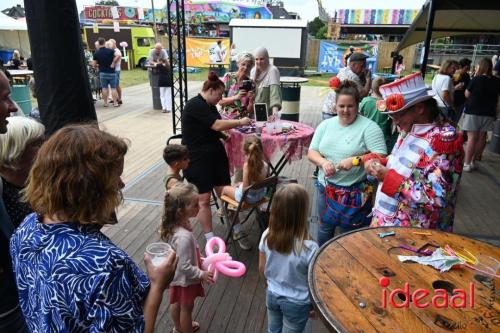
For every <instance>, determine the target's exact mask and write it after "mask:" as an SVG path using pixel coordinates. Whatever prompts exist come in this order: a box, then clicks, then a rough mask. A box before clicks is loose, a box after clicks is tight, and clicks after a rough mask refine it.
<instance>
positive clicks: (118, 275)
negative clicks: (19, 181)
mask: <svg viewBox="0 0 500 333" xmlns="http://www.w3.org/2000/svg"><path fill="white" fill-rule="evenodd" d="M126 152H127V145H126V143H125V142H124V141H123V140H122V139H119V138H117V137H115V136H112V135H110V134H108V133H105V132H102V131H100V130H99V129H98V128H97V127H96V126H91V125H80V126H68V127H65V128H63V129H61V130H59V131H58V132H57V133H55V134H54V135H53V136H52V137H51V138H50V139H49V140H48V141H47V142H46V143H45V144H44V145H43V146H42V147H41V148H40V151H39V154H38V156H37V158H36V160H35V163H34V165H33V168H32V170H31V173H30V177H29V179H28V184H27V187H26V193H25V197H26V199H27V200H28V202H29V203H30V204H31V206H32V207H33V209H34V211H35V213H33V214H31V215H28V216H27V217H26V218H25V220H24V221H23V223H22V224H21V226H20V227H19V228H18V229H17V230H16V232H15V233H14V235H13V236H12V238H11V244H10V250H11V255H12V261H13V266H14V272H15V275H16V282H17V286H18V290H19V300H20V305H21V308H22V311H23V314H24V316H25V319H26V323H27V324H28V326H29V329H30V331H31V332H152V331H153V328H154V323H155V317H156V313H157V311H158V307H159V305H160V303H161V297H162V292H163V291H164V290H165V289H166V287H167V286H168V283H169V281H170V280H171V278H173V274H174V272H175V254H174V255H171V256H170V257H169V258H168V259H167V260H165V261H163V263H162V265H161V266H159V267H153V266H152V264H151V258H149V256H146V259H145V261H146V268H147V271H148V275H149V278H148V275H146V274H145V273H144V272H143V271H142V270H141V269H140V268H139V267H138V266H137V265H136V264H135V263H134V262H133V261H132V259H131V258H130V257H129V256H128V255H127V254H126V253H125V252H124V251H123V250H121V249H120V248H118V247H117V246H115V245H114V244H113V243H112V242H111V240H110V239H109V238H107V237H106V236H105V235H104V234H102V233H101V232H100V229H101V227H102V226H103V225H105V224H108V223H110V221H111V219H110V217H111V216H112V214H113V212H114V209H115V208H116V207H117V206H118V205H119V204H120V202H121V199H122V196H121V188H122V187H123V182H122V181H121V178H120V175H121V173H122V171H123V158H124V155H125V153H126Z"/></svg>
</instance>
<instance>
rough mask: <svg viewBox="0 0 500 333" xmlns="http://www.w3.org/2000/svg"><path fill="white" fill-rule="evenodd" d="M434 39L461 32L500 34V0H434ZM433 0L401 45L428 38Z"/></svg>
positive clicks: (466, 33) (469, 33)
mask: <svg viewBox="0 0 500 333" xmlns="http://www.w3.org/2000/svg"><path fill="white" fill-rule="evenodd" d="M434 6H435V8H436V12H435V16H434V27H433V29H432V39H435V38H440V37H449V36H458V35H487V34H500V0H434ZM429 8H430V0H427V1H426V3H425V4H424V5H423V6H422V9H421V10H420V12H419V13H418V14H417V16H416V17H415V20H414V21H413V23H412V24H411V26H410V28H409V29H408V31H407V32H406V34H405V35H404V36H403V39H402V40H401V42H400V43H399V45H398V47H397V49H396V50H397V51H400V50H402V49H404V48H406V47H408V46H410V45H413V44H417V43H419V42H422V41H424V40H425V30H426V28H427V18H428V16H429Z"/></svg>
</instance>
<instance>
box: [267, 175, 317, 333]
mask: <svg viewBox="0 0 500 333" xmlns="http://www.w3.org/2000/svg"><path fill="white" fill-rule="evenodd" d="M308 212H309V196H308V194H307V191H306V190H305V188H304V187H303V186H302V185H298V184H290V185H287V186H286V187H283V188H281V189H279V190H278V191H277V192H276V194H275V195H274V200H273V203H272V206H271V216H270V219H269V228H268V229H266V231H264V233H263V234H262V238H261V240H260V244H259V251H260V252H259V272H260V274H261V275H262V276H264V277H265V278H266V280H267V297H266V306H267V322H268V326H267V331H268V332H269V333H274V332H281V331H282V328H283V326H285V327H286V328H287V332H302V331H303V330H304V327H305V325H306V323H307V318H308V317H309V313H310V311H311V303H310V300H309V299H310V295H309V288H308V285H307V269H308V266H309V263H310V262H311V259H312V257H313V256H314V254H315V252H316V251H317V250H318V245H317V244H316V243H315V242H314V241H312V240H310V238H309V232H308V221H307V215H308Z"/></svg>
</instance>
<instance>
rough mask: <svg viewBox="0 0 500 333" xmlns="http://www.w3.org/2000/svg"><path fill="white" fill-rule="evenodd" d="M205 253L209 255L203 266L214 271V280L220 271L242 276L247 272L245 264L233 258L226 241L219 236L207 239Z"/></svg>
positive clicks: (231, 275)
mask: <svg viewBox="0 0 500 333" xmlns="http://www.w3.org/2000/svg"><path fill="white" fill-rule="evenodd" d="M215 246H217V252H215V253H214V247H215ZM205 254H206V256H207V257H206V258H205V259H204V260H203V263H202V264H201V267H202V268H203V269H204V270H207V271H210V272H212V273H214V280H217V276H218V275H219V274H218V273H219V272H220V273H222V274H224V275H226V276H229V277H240V276H243V275H244V274H245V273H246V270H247V269H246V267H245V264H243V263H241V262H239V261H235V260H232V258H231V256H230V255H229V253H227V252H226V243H224V241H223V240H222V239H221V238H219V237H212V238H210V239H209V240H208V241H207V245H206V246H205Z"/></svg>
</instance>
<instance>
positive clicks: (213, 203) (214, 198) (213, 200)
mask: <svg viewBox="0 0 500 333" xmlns="http://www.w3.org/2000/svg"><path fill="white" fill-rule="evenodd" d="M172 140H182V134H175V135H172V136H171V137H169V138H168V139H167V146H168V145H169V144H170V141H172ZM210 205H211V206H215V210H216V211H217V210H219V203H218V202H217V194H216V193H215V190H214V189H212V198H211V200H210ZM220 221H221V223H222V224H224V219H223V218H222V217H221V218H220Z"/></svg>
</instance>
